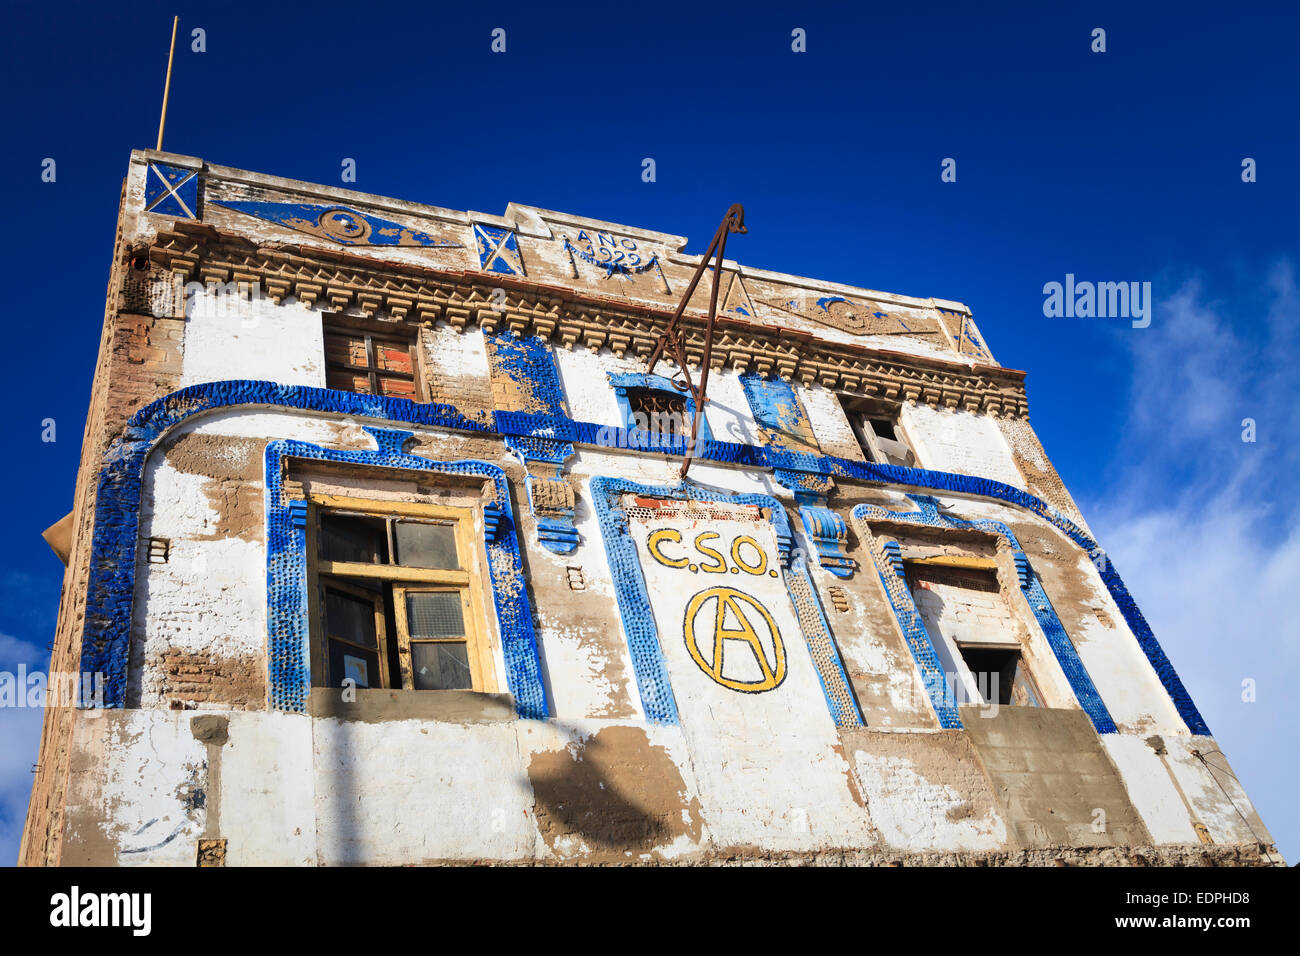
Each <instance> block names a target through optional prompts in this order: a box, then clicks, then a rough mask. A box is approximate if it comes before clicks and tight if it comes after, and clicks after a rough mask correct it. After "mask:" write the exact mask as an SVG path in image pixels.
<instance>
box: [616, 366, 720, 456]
mask: <svg viewBox="0 0 1300 956" xmlns="http://www.w3.org/2000/svg"><path fill="white" fill-rule="evenodd" d="M605 374H606V375H607V376H608V378H609V384H610V386H611V387H612V388H613V389H614V399H615V400H616V401H617V402H618V409H619V415H620V417H621V418H622V419H623V426H624V428H626V429H627V431H628V436H629V440H631V439H632V438H639V439H640V438H646V439H652V440H659V439H660V438H661V436H663V435H664V432H663V431H658V432H655V433H653V435H652V436H636V435H635V434H634V433H635V432H637V431H639V429H638V428H637V426H636V419H635V416H634V413H633V411H632V405H631V402H629V401H628V397H627V390H628V389H629V388H643V389H649V390H650V391H654V392H663V393H664V394H665V395H668V396H671V397H673V398H675V399H679V400H680V401H681V402H682V403H683V405H685V414H686V423H685V427H684V429H683V434H684V436H686V437H689V436H690V429H691V426H690V424H689V423H690V422H693V421H694V420H695V396H693V395H692V394H691V393H690V390H689V389H686V388H678V387H677V386H676V385H675V384H673V380H672V379H670V378H665V377H664V376H662V375H642V374H638V373H630V374H616V373H614V372H606V373H605ZM696 439H697V441H713V432H712V431H711V430H710V429H709V420H708V419H707V418H706V417H705V416H703V415H701V416H700V430H699V434H698V435H697V436H696ZM631 447H633V448H650V447H652V446H651V445H650V444H647V443H646V441H645V440H642V441H641V443H640V444H637V445H633V446H631Z"/></svg>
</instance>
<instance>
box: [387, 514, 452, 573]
mask: <svg viewBox="0 0 1300 956" xmlns="http://www.w3.org/2000/svg"><path fill="white" fill-rule="evenodd" d="M393 534H394V537H395V538H396V539H397V562H396V563H397V564H402V565H405V566H406V567H408V568H459V567H460V561H459V560H458V559H457V557H456V526H455V525H450V524H425V523H423V522H419V521H398V522H397V526H396V528H395V529H394V532H393Z"/></svg>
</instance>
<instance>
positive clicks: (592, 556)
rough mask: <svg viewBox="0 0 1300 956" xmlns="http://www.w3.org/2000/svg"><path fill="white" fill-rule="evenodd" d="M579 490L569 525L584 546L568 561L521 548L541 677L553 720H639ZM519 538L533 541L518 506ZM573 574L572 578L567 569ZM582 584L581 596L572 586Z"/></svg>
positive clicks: (605, 568) (600, 557)
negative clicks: (541, 658)
mask: <svg viewBox="0 0 1300 956" xmlns="http://www.w3.org/2000/svg"><path fill="white" fill-rule="evenodd" d="M569 480H570V481H571V482H573V483H574V484H575V485H576V486H577V488H578V494H577V495H576V497H575V502H574V504H575V519H574V525H575V527H576V528H577V529H578V534H579V535H580V536H581V541H582V544H581V545H580V546H579V548H578V550H577V551H575V552H574V553H572V554H554V553H552V552H550V551H548V550H546V549H545V548H537V547H525V549H524V558H525V562H526V566H527V569H528V581H529V585H530V588H531V593H532V597H533V606H534V609H535V611H536V614H537V626H538V638H539V640H540V641H541V643H542V646H543V649H544V651H545V656H546V677H547V683H548V690H549V692H550V698H551V705H552V708H553V710H554V714H555V717H556V719H557V720H560V721H568V720H576V719H580V718H584V717H638V718H639V717H641V716H642V711H641V701H640V696H639V695H638V693H637V689H636V677H635V674H634V672H633V670H632V660H631V657H630V655H629V653H628V648H627V641H626V640H624V638H623V626H622V621H621V619H620V618H619V616H618V606H617V604H616V602H615V599H614V585H613V581H612V580H611V576H610V572H609V564H608V561H607V560H606V558H605V552H604V547H603V546H602V544H601V537H600V527H599V525H598V524H597V521H596V515H595V512H594V511H593V510H592V507H591V498H590V495H589V494H588V492H587V488H586V480H585V478H583V477H582V476H581V475H571V476H570V478H569ZM515 514H516V515H517V516H518V518H519V521H520V524H521V530H522V535H521V538H522V540H523V541H524V542H525V544H527V543H528V542H532V541H535V540H536V531H535V529H536V521H535V519H534V518H533V516H532V513H531V511H529V509H528V507H527V505H526V503H522V504H520V503H517V505H516V509H515ZM573 568H576V569H577V572H576V575H575V574H573V573H571V572H570V569H573ZM575 578H576V579H578V581H580V588H581V589H580V590H574V587H573V584H571V582H574V583H577V581H575Z"/></svg>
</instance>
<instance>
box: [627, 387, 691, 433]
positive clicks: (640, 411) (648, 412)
mask: <svg viewBox="0 0 1300 956" xmlns="http://www.w3.org/2000/svg"><path fill="white" fill-rule="evenodd" d="M627 405H628V411H629V412H631V415H632V423H631V427H633V428H638V429H643V430H645V431H648V432H651V433H652V434H655V435H682V436H686V435H689V434H690V433H691V418H690V414H689V413H688V412H687V407H686V399H685V398H684V397H682V396H680V395H674V394H673V393H672V392H664V391H660V390H659V389H654V388H629V389H628V390H627Z"/></svg>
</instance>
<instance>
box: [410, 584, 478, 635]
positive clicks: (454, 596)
mask: <svg viewBox="0 0 1300 956" xmlns="http://www.w3.org/2000/svg"><path fill="white" fill-rule="evenodd" d="M406 622H407V627H408V628H409V629H410V632H411V639H412V640H419V639H420V638H431V637H432V638H438V637H461V636H463V635H464V634H465V619H464V617H462V616H461V611H460V592H458V591H416V592H413V593H409V594H407V595H406Z"/></svg>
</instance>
